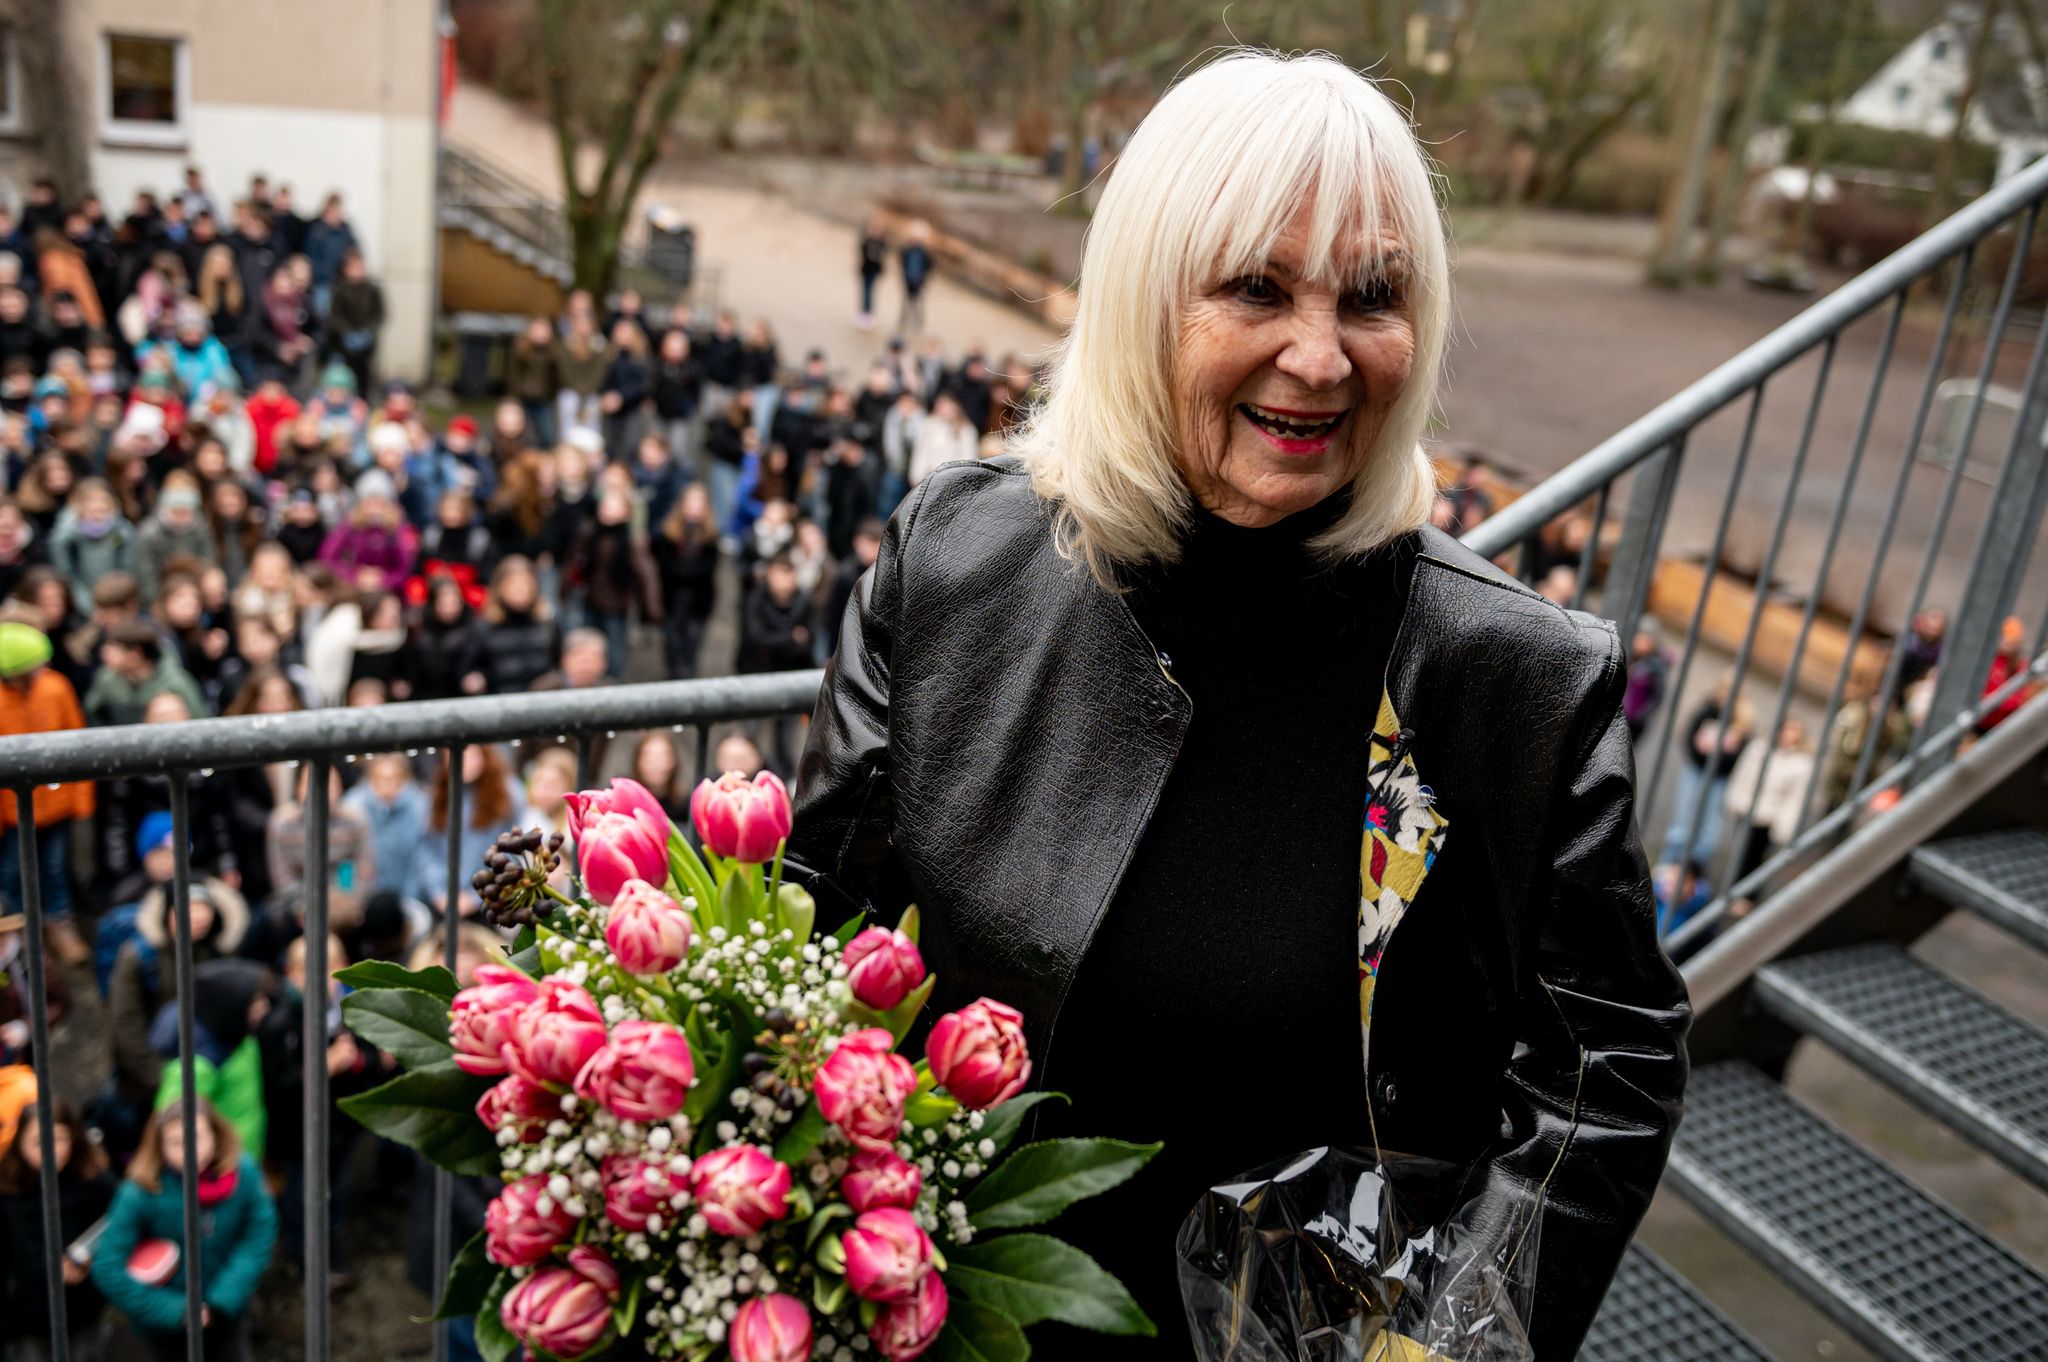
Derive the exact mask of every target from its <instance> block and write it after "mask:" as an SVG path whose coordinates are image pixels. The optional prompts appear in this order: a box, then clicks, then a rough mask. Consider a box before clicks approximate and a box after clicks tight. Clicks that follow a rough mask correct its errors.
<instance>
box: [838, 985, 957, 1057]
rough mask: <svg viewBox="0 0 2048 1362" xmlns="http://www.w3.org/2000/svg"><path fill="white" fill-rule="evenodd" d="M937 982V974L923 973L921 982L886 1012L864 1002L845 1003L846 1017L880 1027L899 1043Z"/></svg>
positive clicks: (915, 1020)
mask: <svg viewBox="0 0 2048 1362" xmlns="http://www.w3.org/2000/svg"><path fill="white" fill-rule="evenodd" d="M938 982H939V976H938V975H936V974H927V975H925V977H924V982H923V983H921V984H919V985H918V986H917V987H916V988H914V989H912V990H910V992H908V993H906V994H904V995H903V1001H902V1002H900V1003H898V1004H896V1006H894V1007H892V1008H890V1009H889V1010H888V1011H887V1012H877V1011H875V1009H873V1008H872V1007H869V1006H867V1005H866V1004H864V1003H857V1002H855V1003H848V1004H847V1005H846V1016H847V1019H848V1020H850V1021H857V1022H859V1023H860V1024H861V1025H862V1026H879V1027H882V1028H884V1029H885V1030H887V1031H888V1033H889V1034H890V1035H892V1036H894V1037H896V1043H897V1044H898V1045H901V1044H902V1043H903V1038H904V1037H905V1036H907V1035H909V1034H910V1028H911V1027H912V1026H913V1025H915V1024H916V1022H917V1014H918V1013H919V1012H921V1011H923V1010H924V1005H925V1003H926V1002H928V1001H929V1000H930V998H931V996H932V989H933V988H934V987H935V986H936V985H937V984H938Z"/></svg>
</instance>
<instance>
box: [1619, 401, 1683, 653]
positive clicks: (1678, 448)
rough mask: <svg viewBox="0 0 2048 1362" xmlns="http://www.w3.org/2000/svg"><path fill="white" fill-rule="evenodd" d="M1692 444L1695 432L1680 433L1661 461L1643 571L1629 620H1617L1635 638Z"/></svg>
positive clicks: (1631, 600)
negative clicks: (1687, 451)
mask: <svg viewBox="0 0 2048 1362" xmlns="http://www.w3.org/2000/svg"><path fill="white" fill-rule="evenodd" d="M1691 442H1692V432H1691V431H1690V430H1685V431H1680V432H1679V435H1678V438H1677V439H1675V440H1673V441H1672V442H1671V443H1670V444H1669V445H1667V446H1665V453H1664V455H1663V456H1662V457H1661V458H1660V459H1659V461H1658V463H1659V466H1658V470H1657V499H1656V501H1655V502H1654V503H1653V506H1652V514H1651V516H1650V525H1649V532H1648V535H1647V537H1646V539H1645V540H1644V545H1643V547H1644V550H1645V556H1644V560H1643V570H1642V571H1641V572H1640V573H1638V574H1637V575H1636V580H1635V589H1634V595H1633V596H1632V597H1631V598H1630V600H1629V601H1628V614H1627V617H1626V618H1625V619H1623V618H1618V619H1616V620H1615V623H1616V624H1621V625H1626V627H1627V630H1628V632H1629V633H1630V634H1631V635H1633V634H1634V633H1635V627H1636V625H1637V624H1638V623H1639V622H1640V621H1641V620H1642V618H1643V611H1644V610H1646V609H1648V608H1649V604H1650V584H1651V583H1652V582H1654V581H1656V580H1657V555H1658V553H1659V552H1660V551H1661V550H1662V549H1663V547H1664V527H1665V526H1666V525H1667V524H1668V523H1669V522H1670V520H1671V503H1672V502H1673V501H1675V500H1676V499H1677V496H1678V479H1679V477H1680V476H1681V475H1683V473H1684V472H1685V451H1686V450H1687V448H1689V447H1690V445H1691Z"/></svg>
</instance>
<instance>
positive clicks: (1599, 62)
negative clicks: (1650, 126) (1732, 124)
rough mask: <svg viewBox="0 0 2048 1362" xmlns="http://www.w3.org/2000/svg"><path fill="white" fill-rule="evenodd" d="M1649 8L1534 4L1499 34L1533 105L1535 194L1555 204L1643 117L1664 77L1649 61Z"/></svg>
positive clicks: (1619, 0)
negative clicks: (1608, 144)
mask: <svg viewBox="0 0 2048 1362" xmlns="http://www.w3.org/2000/svg"><path fill="white" fill-rule="evenodd" d="M1647 15H1648V11H1647V10H1646V8H1645V6H1643V5H1642V4H1640V3H1637V0H1554V2H1553V3H1549V4H1543V5H1531V6H1528V7H1526V8H1524V9H1522V10H1520V11H1517V12H1515V13H1514V14H1513V15H1512V16H1505V18H1506V21H1505V22H1504V23H1503V24H1502V25H1501V27H1500V29H1499V30H1498V32H1497V34H1496V36H1495V39H1494V42H1493V43H1492V47H1493V49H1494V51H1495V52H1496V53H1497V54H1500V55H1501V57H1503V58H1504V59H1505V61H1506V63H1507V65H1505V66H1504V67H1503V68H1502V71H1501V75H1502V78H1503V79H1515V78H1519V80H1520V81H1521V82H1523V83H1524V85H1525V88H1526V90H1527V93H1528V95H1529V97H1530V99H1531V102H1532V103H1533V106H1534V107H1533V111H1532V114H1531V121H1530V127H1529V130H1528V132H1529V139H1530V142H1531V145H1532V148H1533V150H1534V153H1535V156H1534V164H1533V166H1532V168H1531V173H1530V177H1529V184H1528V192H1529V194H1530V196H1531V197H1532V198H1535V199H1537V200H1539V201H1543V202H1549V203H1556V202H1558V201H1559V200H1561V199H1563V198H1564V197H1565V196H1566V195H1567V194H1569V193H1570V192H1571V187H1572V182H1573V181H1574V180H1575V179H1576V178H1577V176H1578V173H1579V168H1580V166H1581V165H1583V164H1584V162H1585V161H1586V158H1587V157H1589V156H1591V155H1592V154H1593V152H1594V151H1596V150H1598V149H1599V147H1600V145H1601V144H1602V143H1603V142H1605V141H1606V140H1607V139H1608V138H1609V137H1611V136H1613V135H1614V133H1615V132H1616V131H1618V130H1619V129H1620V128H1622V127H1623V126H1624V125H1626V124H1627V123H1628V121H1629V120H1630V119H1632V118H1634V117H1635V116H1636V115H1637V114H1638V113H1639V112H1641V111H1642V110H1643V109H1644V108H1645V107H1646V106H1647V105H1648V103H1649V101H1650V100H1651V99H1652V97H1653V96H1654V95H1655V94H1656V92H1657V87H1658V83H1659V81H1660V79H1661V78H1662V76H1663V72H1662V70H1661V69H1660V67H1659V65H1658V64H1657V63H1656V62H1653V61H1648V60H1645V59H1644V56H1645V53H1644V43H1645V40H1646V38H1647V23H1646V20H1647Z"/></svg>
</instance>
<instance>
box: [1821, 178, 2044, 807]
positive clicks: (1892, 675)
mask: <svg viewBox="0 0 2048 1362" xmlns="http://www.w3.org/2000/svg"><path fill="white" fill-rule="evenodd" d="M2040 212H2041V205H2040V204H2038V203H2033V204H2029V205H2028V206H2027V211H2026V215H2025V216H2024V217H2023V218H2022V219H2021V221H2020V231H2019V240H2018V242H2017V243H2016V245H2015V249H2014V250H2013V255H2012V264H2011V265H2010V266H2009V267H2008V268H2007V269H2006V272H2005V283H2004V285H2003V286H2002V287H2001V288H2000V289H1999V293H1998V307H1997V310H1996V311H1995V312H1994V313H1993V314H1992V318H1991V330H1990V332H1989V333H1988V335H1987V336H1986V339H1985V344H1984V362H1983V364H1982V365H1981V366H1979V372H1978V376H1977V397H1976V400H1975V401H1974V402H1973V403H1971V406H1970V415H1969V417H1968V419H1967V420H1965V421H1964V423H1963V434H1962V443H1961V444H1960V445H1958V446H1957V454H1956V458H1955V462H1954V463H1953V464H1951V465H1950V467H1949V470H1948V477H1947V478H1946V479H1945V480H1944V481H1943V483H1942V489H1941V504H1940V506H1939V507H1938V508H1937V509H1936V511H1935V513H1934V525H1933V527H1932V529H1931V530H1930V531H1929V532H1928V537H1927V554H1926V556H1925V557H1924V558H1923V559H1922V560H1921V562H1920V575H1919V577H1918V579H1917V580H1916V581H1915V582H1914V583H1913V596H1912V600H1911V601H1910V602H1909V603H1908V604H1907V606H1906V615H1905V618H1906V619H1907V620H1909V621H1910V620H1911V619H1912V618H1913V617H1914V616H1915V615H1917V614H1919V613H1920V606H1921V603H1922V602H1923V601H1925V600H1926V599H1927V588H1928V586H1929V585H1930V584H1931V583H1932V582H1933V580H1934V569H1935V565H1936V563H1937V562H1938V561H1939V560H1940V558H1941V541H1942V540H1943V539H1944V538H1945V537H1946V536H1947V534H1948V521H1949V516H1950V514H1951V513H1952V512H1953V511H1954V509H1955V504H1956V490H1957V489H1958V488H1959V487H1960V486H1961V485H1962V480H1963V465H1965V464H1966V463H1968V462H1969V457H1968V455H1969V449H1970V444H1971V442H1972V441H1973V440H1975V439H1976V437H1977V418H1978V416H1979V415H1980V414H1982V412H1983V409H1984V389H1985V387H1986V385H1988V384H1989V383H1990V382H1991V374H1992V366H1993V365H1994V364H1995V363H1996V362H1997V359H1998V347H1999V346H2000V345H2001V344H2003V343H2004V340H2005V323H2006V319H2007V318H2008V317H2010V316H2011V315H2012V300H2013V295H2014V294H2015V293H2017V292H2018V291H2019V281H2020V274H2021V268H2022V266H2024V265H2025V264H2026V260H2027V250H2028V248H2029V247H2031V246H2032V245H2033V240H2034V224H2035V221H2036V219H2037V218H2038V217H2039V216H2040ZM1914 452H1915V451H1914V450H1912V449H1908V450H1907V453H1906V457H1907V458H1908V459H1910V458H1912V457H1913V454H1914ZM1951 643H1953V636H1951ZM1905 660H1906V650H1905V649H1904V648H1899V647H1894V648H1893V649H1892V650H1891V657H1890V658H1889V659H1888V660H1887V661H1886V663H1885V668H1884V682H1883V684H1882V685H1881V686H1879V688H1878V693H1877V697H1876V699H1875V701H1874V702H1873V704H1872V707H1871V711H1870V725H1869V728H1870V731H1869V732H1867V733H1865V734H1864V735H1863V750H1862V752H1860V753H1859V754H1858V755H1857V758H1856V773H1855V774H1854V775H1853V776H1852V777H1850V780H1849V788H1850V789H1851V790H1852V791H1853V790H1860V789H1862V788H1863V782H1864V781H1865V780H1866V779H1868V778H1869V775H1870V765H1871V763H1872V762H1873V761H1874V760H1875V759H1876V757H1877V744H1878V740H1879V739H1880V737H1881V736H1882V735H1883V733H1884V716H1885V715H1886V714H1888V713H1890V712H1891V707H1892V701H1893V700H1894V699H1896V698H1897V691H1898V685H1899V672H1900V670H1901V669H1902V668H1903V667H1904V666H1905Z"/></svg>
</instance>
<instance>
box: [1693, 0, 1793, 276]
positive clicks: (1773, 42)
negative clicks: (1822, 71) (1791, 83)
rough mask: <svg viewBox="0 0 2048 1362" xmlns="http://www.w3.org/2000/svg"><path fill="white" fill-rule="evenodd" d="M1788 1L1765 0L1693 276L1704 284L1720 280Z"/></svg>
mask: <svg viewBox="0 0 2048 1362" xmlns="http://www.w3.org/2000/svg"><path fill="white" fill-rule="evenodd" d="M1785 5H1786V0H1764V32H1763V37H1762V38H1760V39H1758V40H1757V48H1756V51H1755V52H1754V53H1752V54H1751V55H1750V59H1749V73H1748V76H1747V79H1746V81H1745V83H1744V85H1743V90H1742V104H1741V106H1740V107H1739V108H1737V110H1736V112H1735V126H1734V127H1732V128H1730V129H1729V130H1728V159H1727V164H1726V166H1725V167H1724V168H1723V169H1722V172H1721V185H1720V188H1719V189H1718V190H1717V191H1716V193H1715V195H1714V215H1713V218H1712V220H1711V221H1710V222H1709V224H1708V227H1707V240H1706V244H1705V245H1704V246H1703V247H1702V248H1701V250H1700V258H1699V261H1698V263H1697V264H1696V265H1695V266H1694V268H1693V273H1694V274H1695V276H1696V277H1698V278H1699V279H1700V280H1701V281H1702V282H1703V283H1709V284H1711V283H1713V282H1714V281H1715V280H1716V279H1718V278H1720V276H1721V257H1722V255H1723V253H1724V252H1725V251H1726V250H1727V246H1728V233H1729V231H1730V230H1731V229H1732V228H1733V227H1734V225H1735V210H1736V207H1737V206H1738V205H1739V204H1740V202H1741V200H1742V186H1743V180H1744V178H1745V177H1746V175H1747V173H1748V170H1749V139H1750V138H1751V137H1752V136H1753V135H1755V133H1756V125H1757V119H1758V118H1759V116H1761V114H1762V113H1763V107H1764V96H1765V95H1766V94H1767V93H1769V91H1770V87H1771V80H1772V78H1773V77H1774V76H1775V75H1776V73H1777V69H1778V49H1779V47H1780V45H1781V44H1782V43H1783V42H1784V40H1785Z"/></svg>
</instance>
